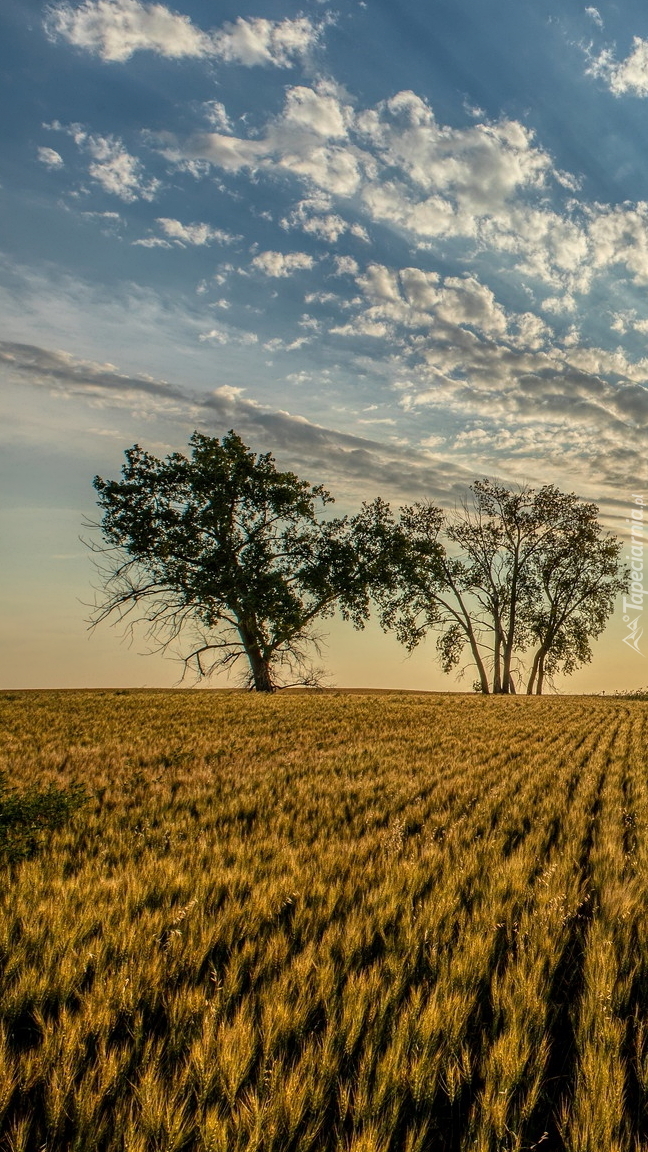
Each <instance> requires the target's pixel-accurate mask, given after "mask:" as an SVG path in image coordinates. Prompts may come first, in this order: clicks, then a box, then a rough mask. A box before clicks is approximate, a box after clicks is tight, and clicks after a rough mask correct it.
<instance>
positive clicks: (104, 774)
mask: <svg viewBox="0 0 648 1152" xmlns="http://www.w3.org/2000/svg"><path fill="white" fill-rule="evenodd" d="M0 716H1V720H2V736H1V744H0V769H4V770H6V772H7V774H8V776H9V778H10V780H11V781H12V782H13V783H14V784H15V785H16V786H18V787H19V788H20V787H25V786H28V785H34V784H36V785H39V786H40V785H44V786H47V785H48V784H51V783H55V784H57V785H61V784H66V785H67V784H70V783H72V782H75V781H76V782H81V783H83V784H84V785H85V787H86V790H87V792H88V795H89V802H88V803H87V805H86V807H85V808H84V809H83V810H81V811H80V812H78V813H77V814H76V816H75V817H74V819H73V820H72V821H71V823H70V824H69V825H68V826H66V827H65V828H63V829H62V830H60V831H58V832H55V833H54V834H53V835H52V836H51V839H50V842H49V843H48V844H47V845H46V846H45V847H44V850H43V851H41V852H40V853H39V854H38V855H36V856H34V857H33V858H32V859H28V860H25V861H22V862H20V863H18V864H12V865H6V866H5V867H4V869H3V884H2V897H1V911H0V972H1V980H2V999H1V1012H0V1015H1V1023H0V1148H1V1149H2V1152H40V1150H41V1149H42V1150H43V1152H45V1150H46V1152H59V1150H66V1152H67V1150H70V1152H72V1150H74V1152H180V1150H181V1149H186V1150H187V1152H244V1150H245V1152H247V1150H259V1152H261V1150H262V1152H427V1150H434V1152H436V1150H440V1152H445V1150H448V1152H455V1150H456V1152H464V1150H467V1149H475V1150H478V1152H495V1150H500V1149H501V1150H513V1149H516V1150H520V1152H521V1150H523V1149H532V1148H536V1147H539V1148H540V1149H541V1150H542V1152H555V1150H565V1152H622V1150H627V1152H637V1150H639V1149H648V916H647V914H646V913H647V911H648V772H647V765H646V737H647V731H648V726H647V720H648V704H644V703H642V702H639V701H636V702H635V701H624V700H622V699H604V698H584V697H563V698H556V697H554V698H506V697H504V698H482V697H472V696H460V695H455V696H452V695H439V696H434V695H417V694H405V693H402V694H398V693H394V694H389V693H388V694H370V693H368V694H349V693H342V692H340V693H337V692H327V693H315V694H307V693H302V694H299V693H295V694H287V695H277V696H273V697H270V698H262V697H256V696H253V695H248V694H244V693H227V692H156V691H150V692H136V691H118V692H109V691H104V692H81V691H79V692H60V693H57V692H41V693H39V692H25V693H20V692H15V693H4V694H0Z"/></svg>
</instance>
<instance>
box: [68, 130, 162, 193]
mask: <svg viewBox="0 0 648 1152" xmlns="http://www.w3.org/2000/svg"><path fill="white" fill-rule="evenodd" d="M85 146H86V148H87V150H88V152H89V153H90V155H91V156H92V157H93V162H92V164H90V166H89V168H88V173H89V175H90V176H91V177H92V179H93V180H96V181H97V183H99V184H101V186H102V188H104V190H105V191H106V192H111V193H113V195H115V196H119V198H120V199H121V200H125V201H127V202H128V201H133V200H153V199H154V198H155V194H156V192H157V190H158V188H159V187H160V181H159V180H149V181H146V180H145V178H144V168H143V165H142V163H141V161H140V160H138V159H137V157H136V156H131V154H130V153H129V152H127V151H126V149H125V147H124V145H123V143H122V141H121V140H119V139H117V138H116V137H114V136H88V137H87V138H86V141H85Z"/></svg>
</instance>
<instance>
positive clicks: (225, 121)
mask: <svg viewBox="0 0 648 1152" xmlns="http://www.w3.org/2000/svg"><path fill="white" fill-rule="evenodd" d="M202 108H203V111H204V114H205V119H206V120H208V122H209V123H210V124H212V125H213V127H214V128H219V129H220V131H221V132H231V131H232V125H231V122H230V118H229V116H228V115H227V112H226V110H225V105H224V104H221V102H220V100H205V101H204V103H203V105H202Z"/></svg>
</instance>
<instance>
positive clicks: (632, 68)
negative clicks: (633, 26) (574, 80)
mask: <svg viewBox="0 0 648 1152" xmlns="http://www.w3.org/2000/svg"><path fill="white" fill-rule="evenodd" d="M586 74H587V75H589V76H596V77H598V78H599V79H602V80H604V81H605V83H606V84H607V86H608V88H609V89H610V92H613V93H614V95H615V96H624V95H626V94H630V95H631V96H648V40H642V39H641V37H640V36H635V37H633V40H632V51H631V52H630V54H629V55H628V56H626V58H625V60H621V61H618V60H616V59H615V57H614V52H613V51H612V49H611V48H604V50H603V51H602V52H601V53H600V54H599V55H598V56H596V57H595V58H594V59H593V60H592V61H591V62H590V65H589V67H588V68H587V70H586Z"/></svg>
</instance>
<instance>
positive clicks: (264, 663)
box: [239, 624, 275, 692]
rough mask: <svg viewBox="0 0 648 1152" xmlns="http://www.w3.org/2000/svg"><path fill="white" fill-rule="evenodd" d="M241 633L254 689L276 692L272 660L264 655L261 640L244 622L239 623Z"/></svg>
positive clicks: (256, 690)
mask: <svg viewBox="0 0 648 1152" xmlns="http://www.w3.org/2000/svg"><path fill="white" fill-rule="evenodd" d="M239 633H240V636H241V640H242V641H243V647H244V649H245V655H246V656H247V658H248V661H249V664H250V671H251V673H252V681H253V684H254V691H255V692H274V691H275V686H274V684H273V682H272V676H271V674H270V661H269V660H268V659H267V658H266V657H265V656H264V655H263V652H262V650H261V645H260V644H259V641H258V640H257V638H256V636H255V635H254V634H253V632H252V630H251V629H250V628H248V627H246V625H244V624H240V625H239Z"/></svg>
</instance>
